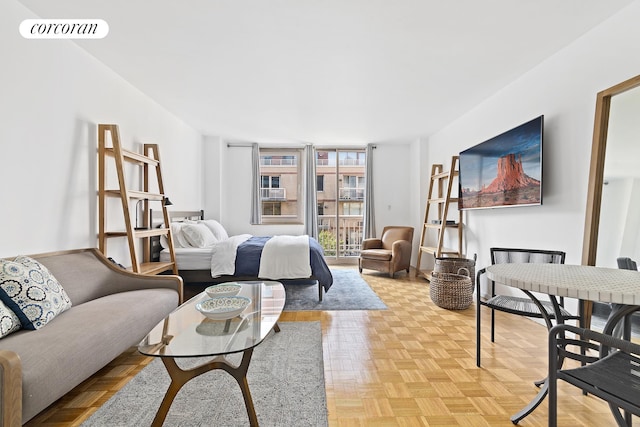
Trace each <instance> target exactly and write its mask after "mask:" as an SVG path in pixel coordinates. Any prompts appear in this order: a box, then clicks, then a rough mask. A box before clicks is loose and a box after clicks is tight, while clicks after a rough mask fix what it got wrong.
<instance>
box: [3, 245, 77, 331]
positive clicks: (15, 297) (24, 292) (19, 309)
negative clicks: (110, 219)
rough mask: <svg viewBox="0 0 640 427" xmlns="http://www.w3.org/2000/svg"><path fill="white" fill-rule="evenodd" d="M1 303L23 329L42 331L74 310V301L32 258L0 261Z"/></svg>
mask: <svg viewBox="0 0 640 427" xmlns="http://www.w3.org/2000/svg"><path fill="white" fill-rule="evenodd" d="M0 300H2V302H3V303H4V304H6V306H7V307H9V308H10V309H11V310H12V311H13V312H14V313H15V314H16V315H17V316H18V318H19V319H20V323H22V327H23V328H24V329H31V330H35V329H40V328H41V327H43V326H44V325H46V324H47V323H48V322H50V321H51V320H52V319H53V318H54V317H56V316H57V315H58V314H60V313H62V312H63V311H65V310H67V309H68V308H70V307H71V300H70V299H69V297H68V296H67V293H66V292H65V290H64V289H63V288H62V286H60V283H58V281H57V280H56V278H55V277H54V276H53V274H51V273H50V272H49V270H48V269H47V267H45V266H44V265H42V264H40V263H39V262H38V261H36V260H35V259H33V258H29V257H26V256H18V257H16V259H15V260H13V261H10V260H0Z"/></svg>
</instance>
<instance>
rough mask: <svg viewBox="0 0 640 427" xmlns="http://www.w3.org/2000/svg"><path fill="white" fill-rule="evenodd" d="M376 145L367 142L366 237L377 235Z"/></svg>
mask: <svg viewBox="0 0 640 427" xmlns="http://www.w3.org/2000/svg"><path fill="white" fill-rule="evenodd" d="M375 148H376V147H375V145H373V144H367V150H366V162H367V167H366V170H365V189H364V238H365V239H368V238H372V237H376V221H375V215H374V210H375V209H374V206H373V150H374V149H375Z"/></svg>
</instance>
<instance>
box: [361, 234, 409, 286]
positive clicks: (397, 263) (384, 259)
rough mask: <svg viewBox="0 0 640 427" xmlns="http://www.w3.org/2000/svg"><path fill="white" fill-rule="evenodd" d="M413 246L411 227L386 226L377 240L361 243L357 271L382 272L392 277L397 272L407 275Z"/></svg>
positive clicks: (367, 240) (372, 239) (366, 240)
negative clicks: (402, 271) (405, 272)
mask: <svg viewBox="0 0 640 427" xmlns="http://www.w3.org/2000/svg"><path fill="white" fill-rule="evenodd" d="M412 246H413V227H404V226H387V227H384V229H383V230H382V235H381V236H380V238H379V239H376V238H371V239H364V240H363V241H362V249H361V250H360V258H359V259H358V270H359V271H360V273H362V269H363V268H367V269H371V270H377V271H383V272H385V273H389V277H393V276H394V274H395V273H396V272H397V271H400V270H406V271H407V273H409V267H410V263H411V247H412Z"/></svg>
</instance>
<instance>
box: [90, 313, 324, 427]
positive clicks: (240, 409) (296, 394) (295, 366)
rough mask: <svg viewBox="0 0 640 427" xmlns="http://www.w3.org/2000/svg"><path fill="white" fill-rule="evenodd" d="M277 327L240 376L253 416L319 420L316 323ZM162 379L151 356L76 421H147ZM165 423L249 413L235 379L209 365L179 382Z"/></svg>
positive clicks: (165, 383)
mask: <svg viewBox="0 0 640 427" xmlns="http://www.w3.org/2000/svg"><path fill="white" fill-rule="evenodd" d="M279 325H280V328H281V332H280V333H274V332H271V334H270V335H269V336H267V338H266V339H265V340H264V341H263V342H262V344H260V345H259V346H257V347H256V348H255V350H254V352H253V357H252V359H251V364H250V365H249V372H248V374H247V381H248V383H249V389H250V390H251V396H252V398H253V404H254V406H255V409H256V415H257V417H258V422H259V424H260V426H262V427H271V426H282V427H289V426H309V427H312V426H313V427H315V426H326V425H328V421H327V399H326V393H325V385H324V364H323V359H322V332H321V329H320V322H281V323H279ZM234 356H238V355H234ZM237 359H238V361H239V357H238V358H237ZM202 360H203V359H195V358H188V359H180V360H179V361H178V364H179V365H180V366H182V367H185V366H187V365H191V366H192V365H195V364H198V363H196V362H197V361H199V362H202ZM169 382H170V379H169V375H168V374H167V372H166V370H165V367H164V365H163V364H162V362H161V361H160V360H159V359H155V360H153V361H152V362H151V363H150V364H149V365H148V366H147V367H145V368H144V369H143V370H142V371H141V372H140V373H139V374H138V375H136V376H135V377H134V378H133V379H132V380H131V381H130V382H129V383H128V384H127V385H125V386H124V387H123V388H122V389H121V390H120V391H118V393H116V394H115V395H114V396H113V397H112V398H111V399H109V401H107V403H105V404H104V405H103V406H101V407H100V409H98V411H96V412H95V413H94V414H93V415H92V416H91V418H89V419H88V420H87V421H86V422H84V423H83V424H82V426H85V427H91V426H100V427H104V426H109V427H125V426H136V427H142V426H149V425H151V422H152V421H153V417H154V416H155V414H156V411H157V410H158V408H159V407H160V402H161V401H162V398H163V397H164V393H165V391H166V390H167V388H168V387H169ZM164 425H165V426H189V427H191V426H207V427H211V426H225V427H227V426H248V425H249V418H248V416H247V411H246V409H245V405H244V401H243V399H242V392H241V391H240V388H239V386H238V383H236V381H235V380H234V379H233V378H232V377H231V375H229V374H227V373H226V372H224V371H222V370H215V371H211V372H207V373H205V374H203V375H201V376H199V377H196V378H194V379H192V380H191V381H190V382H188V383H187V384H185V386H184V387H183V388H182V389H181V390H180V392H179V393H178V395H177V396H176V398H175V400H174V401H173V404H172V406H171V409H170V411H169V414H168V415H167V418H166V420H165V422H164Z"/></svg>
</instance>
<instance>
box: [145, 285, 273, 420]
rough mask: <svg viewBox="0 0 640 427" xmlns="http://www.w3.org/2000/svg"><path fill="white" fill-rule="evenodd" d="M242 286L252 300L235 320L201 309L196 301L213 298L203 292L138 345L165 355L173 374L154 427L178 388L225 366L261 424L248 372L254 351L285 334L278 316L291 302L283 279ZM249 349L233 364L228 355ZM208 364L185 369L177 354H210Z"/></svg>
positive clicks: (249, 411) (155, 354)
mask: <svg viewBox="0 0 640 427" xmlns="http://www.w3.org/2000/svg"><path fill="white" fill-rule="evenodd" d="M235 283H238V284H240V285H241V289H240V292H239V293H238V296H239V297H246V298H249V299H250V300H251V302H250V303H249V305H248V306H247V307H246V309H244V310H243V311H242V312H241V313H240V314H239V315H237V316H236V317H233V318H231V319H221V320H217V319H211V318H208V317H206V316H205V315H203V314H201V313H200V312H199V311H198V310H197V309H196V304H198V303H199V302H201V301H204V300H207V299H209V298H210V297H209V296H208V295H207V294H206V293H205V292H203V293H201V294H198V295H196V296H195V297H193V298H191V299H190V300H189V301H187V302H185V303H184V304H182V305H181V306H180V307H178V308H177V309H176V310H174V311H173V312H172V313H171V314H169V316H168V317H167V318H165V319H164V320H163V321H161V322H160V323H158V324H157V325H156V326H155V327H154V328H153V329H152V330H151V332H149V334H148V335H147V336H146V337H145V338H144V339H143V340H142V341H141V342H140V344H139V345H138V351H139V352H140V353H142V354H144V355H147V356H153V357H160V358H161V359H162V362H163V363H164V366H165V367H166V368H167V372H168V373H169V376H170V377H171V384H170V385H169V389H168V390H167V392H166V394H165V396H164V399H163V400H162V403H161V404H160V408H159V409H158V412H157V414H156V416H155V418H154V420H153V423H152V426H162V423H163V422H164V420H165V418H166V416H167V414H168V412H169V408H170V407H171V404H172V403H173V399H174V398H175V396H176V394H177V393H178V391H179V390H180V389H181V388H182V386H183V385H185V384H186V383H187V382H189V381H190V380H191V379H192V378H195V377H197V376H199V375H201V374H204V373H205V372H209V371H211V370H214V369H222V370H224V371H226V372H227V373H229V374H230V375H231V376H233V378H235V379H236V381H237V382H238V385H239V386H240V389H241V390H242V396H243V398H244V403H245V406H246V408H247V414H248V415H249V422H250V424H251V425H252V426H257V425H258V419H257V417H256V412H255V408H254V406H253V400H252V399H251V393H250V392H249V384H248V383H247V370H248V369H249V362H250V361H251V356H252V354H253V349H254V347H256V346H257V345H258V344H260V343H261V342H262V341H263V340H264V338H265V337H266V336H267V334H268V333H269V332H270V331H271V330H272V329H274V330H275V331H276V332H280V328H279V327H278V323H277V322H278V319H279V318H280V315H281V314H282V309H283V308H284V302H285V292H284V287H283V286H282V284H281V283H280V282H273V281H255V282H235ZM233 353H243V354H242V360H241V361H240V363H239V364H238V365H234V364H232V363H230V362H229V361H228V360H227V359H226V358H225V355H228V354H233ZM208 356H213V359H210V360H209V361H208V362H206V363H204V364H202V365H200V366H196V367H194V368H190V369H182V368H180V367H179V366H178V365H177V364H176V360H175V359H176V358H186V357H208Z"/></svg>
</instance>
